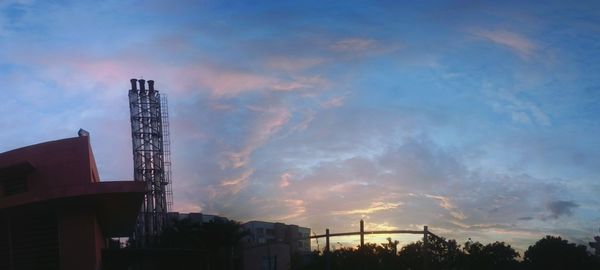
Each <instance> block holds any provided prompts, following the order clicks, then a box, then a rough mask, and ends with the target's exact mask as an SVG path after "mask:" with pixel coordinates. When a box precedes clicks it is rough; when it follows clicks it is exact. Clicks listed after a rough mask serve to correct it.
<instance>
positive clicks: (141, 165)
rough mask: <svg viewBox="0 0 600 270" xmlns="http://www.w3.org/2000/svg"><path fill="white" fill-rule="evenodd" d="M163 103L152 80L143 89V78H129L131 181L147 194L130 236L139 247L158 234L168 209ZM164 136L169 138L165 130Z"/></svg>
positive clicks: (149, 241)
mask: <svg viewBox="0 0 600 270" xmlns="http://www.w3.org/2000/svg"><path fill="white" fill-rule="evenodd" d="M138 83H139V89H138V87H137V86H138ZM163 104H164V103H162V102H161V96H160V94H159V93H158V91H156V90H155V89H154V81H152V80H149V81H148V89H146V84H145V81H144V80H143V79H140V80H136V79H131V90H129V109H130V113H131V137H132V142H133V143H132V145H133V179H134V180H135V181H142V182H144V183H146V194H145V195H144V201H143V204H142V207H141V209H140V213H139V215H138V219H137V225H136V228H135V232H134V235H133V242H134V243H135V245H136V246H138V247H146V246H148V244H150V243H152V242H153V241H154V240H155V239H156V237H157V236H158V235H159V234H160V232H161V230H162V227H163V225H164V224H165V219H166V214H167V209H168V204H167V189H168V187H167V186H168V180H169V179H168V178H167V177H166V170H165V151H164V150H165V149H164V147H165V143H164V140H163V139H164V137H163V136H164V134H165V131H164V130H163V119H165V118H164V117H165V116H167V118H168V115H165V114H164V113H163V112H162V110H161V109H162V108H161V105H163ZM167 120H168V119H167ZM167 128H168V126H167ZM166 134H167V135H168V130H167V131H166ZM167 147H168V144H167ZM169 167H170V163H169Z"/></svg>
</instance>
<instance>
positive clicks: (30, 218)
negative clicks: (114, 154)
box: [0, 137, 144, 270]
mask: <svg viewBox="0 0 600 270" xmlns="http://www.w3.org/2000/svg"><path fill="white" fill-rule="evenodd" d="M15 179H16V180H19V181H14V180H15ZM21 180H24V181H21ZM14 182H17V183H25V184H26V185H24V187H25V188H18V189H15V188H14V185H13V184H11V183H14ZM19 187H21V186H19ZM10 190H17V191H18V192H7V191H10ZM143 194H144V183H140V182H133V181H120V182H104V183H101V182H99V177H98V171H97V169H96V164H95V161H94V157H93V153H92V151H91V147H90V144H89V137H76V138H69V139H64V140H59V141H52V142H46V143H41V144H37V145H32V146H27V147H23V148H19V149H15V150H12V151H8V152H4V153H0V270H2V269H14V270H19V269H44V270H58V269H61V270H88V269H89V270H98V269H100V267H101V261H102V256H101V255H102V254H101V253H102V248H103V247H104V240H105V237H110V236H116V235H115V234H128V233H129V232H130V231H131V230H132V229H133V225H134V223H135V217H136V214H137V211H139V207H140V205H141V202H142V199H143ZM107 232H109V233H107Z"/></svg>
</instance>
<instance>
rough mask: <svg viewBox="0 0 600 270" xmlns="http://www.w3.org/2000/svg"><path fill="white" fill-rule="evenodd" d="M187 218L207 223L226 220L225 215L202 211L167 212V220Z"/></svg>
mask: <svg viewBox="0 0 600 270" xmlns="http://www.w3.org/2000/svg"><path fill="white" fill-rule="evenodd" d="M186 218H189V219H190V220H192V221H194V222H198V223H201V224H202V223H208V222H211V221H228V220H229V219H227V218H226V217H221V216H217V215H207V214H202V213H179V212H169V213H167V219H168V220H182V219H186Z"/></svg>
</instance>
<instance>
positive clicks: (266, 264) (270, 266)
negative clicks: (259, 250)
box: [261, 255, 277, 270]
mask: <svg viewBox="0 0 600 270" xmlns="http://www.w3.org/2000/svg"><path fill="white" fill-rule="evenodd" d="M261 270H277V255H274V256H263V257H262V267H261Z"/></svg>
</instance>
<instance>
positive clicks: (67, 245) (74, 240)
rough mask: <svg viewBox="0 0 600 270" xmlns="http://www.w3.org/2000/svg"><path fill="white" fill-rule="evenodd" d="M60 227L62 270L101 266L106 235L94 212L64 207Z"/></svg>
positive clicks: (60, 214) (60, 215) (60, 217)
mask: <svg viewBox="0 0 600 270" xmlns="http://www.w3.org/2000/svg"><path fill="white" fill-rule="evenodd" d="M58 228H59V234H60V265H61V270H77V269H99V268H100V264H101V260H102V254H101V251H102V248H104V237H103V236H102V231H101V229H100V226H99V225H98V221H97V218H96V215H95V213H94V212H92V211H89V209H86V208H79V209H77V208H70V209H62V210H61V211H60V213H59V219H58ZM75 254H76V256H74V255H75Z"/></svg>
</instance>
